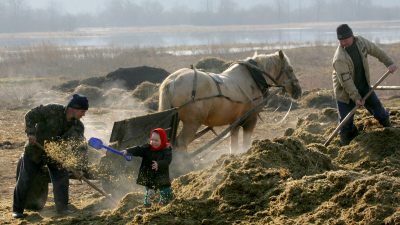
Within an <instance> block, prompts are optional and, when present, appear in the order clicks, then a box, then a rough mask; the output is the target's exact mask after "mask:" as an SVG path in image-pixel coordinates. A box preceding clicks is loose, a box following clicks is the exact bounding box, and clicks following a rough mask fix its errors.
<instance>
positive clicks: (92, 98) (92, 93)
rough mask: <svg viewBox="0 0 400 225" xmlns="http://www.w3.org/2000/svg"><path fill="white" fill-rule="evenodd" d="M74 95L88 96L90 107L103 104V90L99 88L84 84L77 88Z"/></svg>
mask: <svg viewBox="0 0 400 225" xmlns="http://www.w3.org/2000/svg"><path fill="white" fill-rule="evenodd" d="M74 93H78V94H82V95H84V96H86V97H87V98H88V100H89V105H90V106H97V105H99V104H100V103H101V102H102V96H103V90H102V89H100V88H98V87H93V86H87V85H83V84H82V85H79V86H78V87H76V88H75V90H74Z"/></svg>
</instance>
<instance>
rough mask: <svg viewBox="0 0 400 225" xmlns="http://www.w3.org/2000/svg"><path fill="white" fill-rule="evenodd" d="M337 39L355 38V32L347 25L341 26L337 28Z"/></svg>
mask: <svg viewBox="0 0 400 225" xmlns="http://www.w3.org/2000/svg"><path fill="white" fill-rule="evenodd" d="M336 34H337V39H339V40H343V39H346V38H349V37H352V36H353V31H352V30H351V28H350V27H349V25H347V24H341V25H339V26H338V27H337V28H336Z"/></svg>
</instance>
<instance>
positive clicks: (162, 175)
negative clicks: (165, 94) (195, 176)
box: [123, 128, 173, 207]
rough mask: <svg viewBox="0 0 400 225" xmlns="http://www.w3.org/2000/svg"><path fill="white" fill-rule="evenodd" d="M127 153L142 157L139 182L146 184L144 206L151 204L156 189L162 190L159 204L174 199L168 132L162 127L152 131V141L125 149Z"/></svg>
mask: <svg viewBox="0 0 400 225" xmlns="http://www.w3.org/2000/svg"><path fill="white" fill-rule="evenodd" d="M123 153H124V154H125V155H131V156H138V157H142V158H143V159H142V163H141V165H140V169H139V175H138V178H137V184H140V185H143V186H145V190H146V193H145V196H144V206H145V207H150V206H151V195H152V192H153V191H154V190H159V191H160V200H159V201H158V204H159V205H166V204H168V202H169V201H170V200H171V199H172V196H173V193H172V189H171V180H170V177H169V165H170V163H171V161H172V148H171V146H170V144H169V143H168V138H167V133H166V132H165V130H164V129H162V128H156V129H154V130H152V131H151V134H150V143H148V144H144V145H142V146H135V147H132V148H128V149H126V150H124V151H123Z"/></svg>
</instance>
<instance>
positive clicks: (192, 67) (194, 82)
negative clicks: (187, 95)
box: [190, 65, 197, 102]
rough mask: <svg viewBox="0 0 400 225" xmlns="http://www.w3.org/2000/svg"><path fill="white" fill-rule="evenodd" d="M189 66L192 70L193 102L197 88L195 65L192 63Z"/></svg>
mask: <svg viewBox="0 0 400 225" xmlns="http://www.w3.org/2000/svg"><path fill="white" fill-rule="evenodd" d="M190 67H191V69H192V70H193V72H194V78H193V88H192V101H193V102H194V99H195V97H196V89H197V70H196V67H194V66H193V65H190Z"/></svg>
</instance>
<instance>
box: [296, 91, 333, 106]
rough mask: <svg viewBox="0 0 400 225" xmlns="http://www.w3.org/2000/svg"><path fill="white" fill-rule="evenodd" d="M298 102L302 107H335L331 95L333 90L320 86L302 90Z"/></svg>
mask: <svg viewBox="0 0 400 225" xmlns="http://www.w3.org/2000/svg"><path fill="white" fill-rule="evenodd" d="M300 104H301V106H303V107H310V108H320V109H322V108H327V107H330V108H336V100H335V97H334V95H333V90H327V89H320V88H317V89H313V90H310V91H304V92H303V95H302V97H301V100H300Z"/></svg>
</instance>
